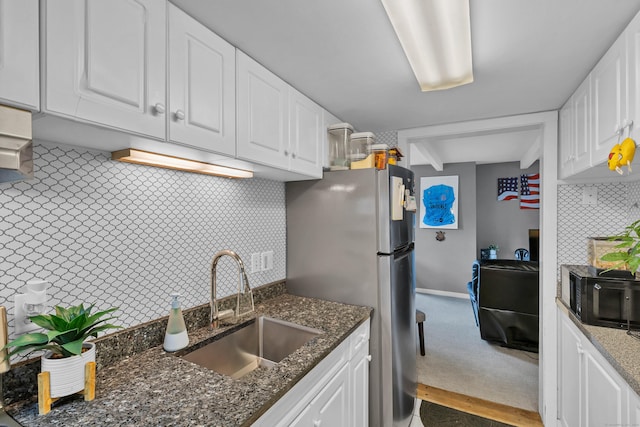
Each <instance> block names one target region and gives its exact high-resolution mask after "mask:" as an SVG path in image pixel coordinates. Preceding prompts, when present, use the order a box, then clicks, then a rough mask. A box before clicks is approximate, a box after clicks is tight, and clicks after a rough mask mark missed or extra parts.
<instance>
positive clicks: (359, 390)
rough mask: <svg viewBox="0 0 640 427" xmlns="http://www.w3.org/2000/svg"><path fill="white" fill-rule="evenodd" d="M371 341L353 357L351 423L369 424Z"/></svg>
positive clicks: (359, 425) (361, 425) (357, 424)
mask: <svg viewBox="0 0 640 427" xmlns="http://www.w3.org/2000/svg"><path fill="white" fill-rule="evenodd" d="M369 358H370V356H369V341H367V342H366V343H364V344H363V345H362V346H361V347H360V349H358V351H357V352H356V353H355V354H354V355H353V356H352V358H351V362H350V365H351V424H350V425H352V426H354V427H366V426H368V425H369Z"/></svg>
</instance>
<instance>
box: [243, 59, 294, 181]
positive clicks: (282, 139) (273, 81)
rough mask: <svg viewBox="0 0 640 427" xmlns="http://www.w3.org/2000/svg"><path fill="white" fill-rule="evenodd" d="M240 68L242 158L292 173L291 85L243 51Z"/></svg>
mask: <svg viewBox="0 0 640 427" xmlns="http://www.w3.org/2000/svg"><path fill="white" fill-rule="evenodd" d="M236 67H237V68H236V72H237V93H238V97H237V103H238V141H237V156H238V158H241V159H243V160H249V161H252V162H256V163H261V164H265V165H268V166H273V167H277V168H281V169H285V170H288V169H289V151H288V147H289V119H288V118H289V95H288V90H289V87H288V85H287V84H286V83H285V82H284V81H283V80H281V79H280V78H279V77H278V76H276V75H275V74H273V73H271V72H270V71H269V70H267V69H266V68H264V67H263V66H262V65H260V64H258V63H257V62H256V61H254V60H253V59H251V58H249V57H248V56H247V55H246V54H244V53H243V52H241V51H237V53H236Z"/></svg>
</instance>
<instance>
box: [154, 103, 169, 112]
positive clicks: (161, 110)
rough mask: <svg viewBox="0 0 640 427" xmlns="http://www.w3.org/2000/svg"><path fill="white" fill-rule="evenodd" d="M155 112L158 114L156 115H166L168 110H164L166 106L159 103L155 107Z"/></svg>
mask: <svg viewBox="0 0 640 427" xmlns="http://www.w3.org/2000/svg"><path fill="white" fill-rule="evenodd" d="M153 109H154V111H155V112H156V114H164V112H165V111H166V109H165V108H164V104H162V103H160V102H158V103H157V104H156V105H154V106H153Z"/></svg>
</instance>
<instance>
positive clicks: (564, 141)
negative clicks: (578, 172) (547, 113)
mask: <svg viewBox="0 0 640 427" xmlns="http://www.w3.org/2000/svg"><path fill="white" fill-rule="evenodd" d="M559 116H560V117H559V119H560V123H559V126H560V135H559V138H560V141H558V145H559V149H558V176H559V177H560V179H562V178H566V177H568V176H571V174H572V173H573V155H574V154H573V151H574V150H573V148H574V146H575V142H574V140H573V103H572V102H571V100H569V101H567V103H566V104H565V105H564V106H563V107H562V108H561V109H560V115H559Z"/></svg>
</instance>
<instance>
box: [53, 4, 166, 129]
mask: <svg viewBox="0 0 640 427" xmlns="http://www.w3.org/2000/svg"><path fill="white" fill-rule="evenodd" d="M42 5H43V7H45V8H46V12H45V17H46V30H45V39H46V43H45V46H46V68H45V84H46V88H45V95H46V97H45V105H44V106H43V108H44V109H45V110H47V111H48V112H52V113H57V114H59V115H63V116H68V117H73V118H77V119H81V120H83V121H88V122H92V123H96V124H100V125H105V126H108V127H113V128H117V129H121V130H124V131H128V132H133V133H139V134H143V135H146V136H151V137H156V138H161V139H164V137H165V98H166V96H165V95H166V94H165V92H166V90H165V83H166V78H165V74H166V73H165V66H166V40H165V39H166V37H165V36H166V3H165V2H161V1H155V0H110V1H95V0H75V1H73V0H47V1H46V2H42Z"/></svg>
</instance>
